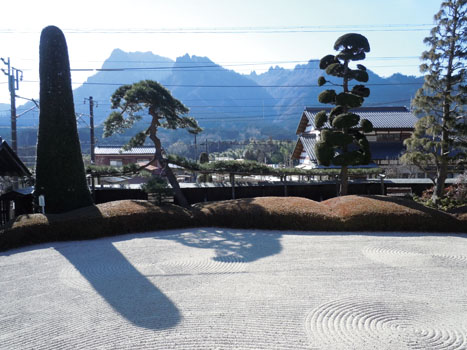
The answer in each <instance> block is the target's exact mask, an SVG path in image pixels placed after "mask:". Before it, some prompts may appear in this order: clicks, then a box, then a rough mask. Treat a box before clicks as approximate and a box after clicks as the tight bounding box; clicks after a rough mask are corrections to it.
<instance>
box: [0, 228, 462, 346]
mask: <svg viewBox="0 0 467 350" xmlns="http://www.w3.org/2000/svg"><path fill="white" fill-rule="evenodd" d="M0 349H8V350H12V349H21V350H23V349H48V350H49V349H325V350H327V349H359V350H360V349H378V350H381V349H391V350H394V349H428V350H429V349H467V236H466V235H454V234H453V235H449V234H439V235H436V234H415V233H413V234H411V233H368V234H365V233H363V234H362V233H338V234H332V233H324V232H280V231H259V230H258V231H251V230H234V229H216V228H205V229H190V230H172V231H163V232H153V233H144V234H137V235H126V236H119V237H111V238H104V239H99V240H93V241H82V242H65V243H51V244H45V245H38V246H33V247H27V248H22V249H17V250H12V251H8V252H4V253H0Z"/></svg>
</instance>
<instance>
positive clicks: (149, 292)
mask: <svg viewBox="0 0 467 350" xmlns="http://www.w3.org/2000/svg"><path fill="white" fill-rule="evenodd" d="M55 249H56V250H57V251H58V252H60V253H61V254H62V255H63V256H64V257H65V258H66V259H67V260H68V261H69V262H70V263H71V264H73V266H74V267H75V268H76V269H77V270H78V271H79V273H80V274H81V275H82V276H83V277H84V278H85V279H86V280H87V281H88V282H89V283H90V284H91V286H92V287H93V288H94V289H95V290H96V292H97V293H99V295H100V296H101V297H102V298H103V299H104V300H105V301H106V302H107V303H108V304H109V305H110V306H111V307H112V308H113V309H114V310H115V311H116V312H118V313H119V314H120V315H121V316H122V317H124V318H125V319H127V320H128V321H129V322H131V323H132V324H133V325H135V326H137V327H142V328H147V329H152V330H161V329H168V328H172V327H175V326H176V325H177V324H178V323H179V322H180V320H181V316H180V312H179V310H178V309H177V307H176V306H175V305H174V303H173V302H172V301H171V300H170V299H169V298H168V297H167V296H166V295H165V294H164V293H162V292H161V291H160V290H159V289H158V288H157V287H156V286H154V284H152V283H151V282H150V281H149V280H148V279H147V278H146V276H144V275H143V274H141V273H140V272H139V271H138V270H137V269H136V268H135V267H134V266H133V265H132V264H131V262H130V261H128V260H127V259H126V257H125V256H124V255H123V254H122V253H121V252H120V251H119V250H118V249H117V248H116V247H115V246H114V245H113V244H112V241H110V240H103V241H93V242H92V244H83V245H81V244H77V245H72V246H61V245H58V246H56V247H55Z"/></svg>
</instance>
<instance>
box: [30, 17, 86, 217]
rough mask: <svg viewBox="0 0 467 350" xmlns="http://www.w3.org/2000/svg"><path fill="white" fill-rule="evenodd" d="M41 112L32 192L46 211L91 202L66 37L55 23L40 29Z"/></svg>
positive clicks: (80, 205)
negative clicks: (77, 122)
mask: <svg viewBox="0 0 467 350" xmlns="http://www.w3.org/2000/svg"><path fill="white" fill-rule="evenodd" d="M39 59H40V61H39V76H40V114H39V132H38V141H37V161H36V185H35V192H34V193H35V195H36V196H39V195H44V197H45V212H46V213H61V212H66V211H69V210H72V209H77V208H81V207H85V206H89V205H92V198H91V194H90V192H89V188H88V185H87V183H86V175H85V172H84V164H83V158H82V155H81V148H80V143H79V137H78V131H77V127H76V116H75V107H74V103H73V92H72V89H71V75H70V63H69V60H68V49H67V45H66V41H65V36H64V35H63V33H62V31H61V30H60V29H59V28H57V27H54V26H49V27H46V28H44V29H43V30H42V33H41V39H40V47H39Z"/></svg>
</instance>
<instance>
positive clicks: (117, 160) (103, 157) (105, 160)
mask: <svg viewBox="0 0 467 350" xmlns="http://www.w3.org/2000/svg"><path fill="white" fill-rule="evenodd" d="M151 159H152V155H148V154H144V155H143V154H140V155H138V154H129V155H126V154H96V165H101V166H110V165H113V166H123V165H127V164H131V163H139V162H149V161H150V160H151ZM111 163H112V164H111ZM114 164H120V165H114Z"/></svg>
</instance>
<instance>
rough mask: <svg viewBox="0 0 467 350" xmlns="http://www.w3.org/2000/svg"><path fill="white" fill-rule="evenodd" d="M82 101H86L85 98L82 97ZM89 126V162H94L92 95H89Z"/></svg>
mask: <svg viewBox="0 0 467 350" xmlns="http://www.w3.org/2000/svg"><path fill="white" fill-rule="evenodd" d="M84 103H86V99H84ZM89 127H90V129H91V131H90V135H91V164H94V163H95V160H96V156H95V154H94V146H95V139H94V100H93V98H92V96H89Z"/></svg>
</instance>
